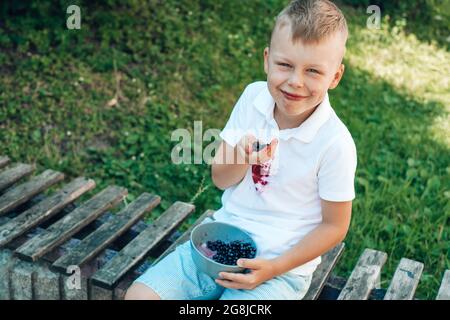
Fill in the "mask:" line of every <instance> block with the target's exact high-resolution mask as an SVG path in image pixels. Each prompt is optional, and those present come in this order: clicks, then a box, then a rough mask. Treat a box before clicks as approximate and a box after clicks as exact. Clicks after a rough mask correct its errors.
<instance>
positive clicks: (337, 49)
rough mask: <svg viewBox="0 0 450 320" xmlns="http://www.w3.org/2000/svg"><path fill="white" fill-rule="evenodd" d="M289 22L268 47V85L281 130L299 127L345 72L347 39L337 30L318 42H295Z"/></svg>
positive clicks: (266, 56) (265, 56) (266, 63)
mask: <svg viewBox="0 0 450 320" xmlns="http://www.w3.org/2000/svg"><path fill="white" fill-rule="evenodd" d="M291 39H292V36H291V28H290V25H289V24H285V25H283V26H279V27H278V28H277V29H276V30H275V32H274V34H273V37H272V40H271V44H270V49H269V48H266V49H265V50H264V70H265V72H266V74H267V84H268V88H269V91H270V93H271V95H272V97H273V98H274V100H275V104H276V105H275V109H274V118H275V120H276V122H277V123H278V126H279V127H280V129H286V128H295V127H298V126H299V125H300V124H301V123H302V122H303V121H305V120H306V119H307V118H308V117H309V116H310V115H311V114H312V113H313V112H314V110H315V108H316V106H318V105H319V104H320V103H321V102H322V100H323V98H324V97H325V94H326V93H327V90H328V89H334V88H335V87H336V86H337V85H338V83H339V80H340V79H341V77H342V74H343V72H344V65H343V64H341V61H342V57H343V55H344V52H345V39H344V37H343V36H342V35H341V34H339V33H336V34H335V35H333V36H331V37H328V38H326V39H323V40H321V41H320V42H318V43H307V44H306V43H304V42H303V41H302V40H298V41H297V42H295V43H293V42H292V40H291Z"/></svg>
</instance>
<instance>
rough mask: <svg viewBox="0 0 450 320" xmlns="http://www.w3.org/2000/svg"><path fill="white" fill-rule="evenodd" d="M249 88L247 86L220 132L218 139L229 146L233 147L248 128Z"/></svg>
mask: <svg viewBox="0 0 450 320" xmlns="http://www.w3.org/2000/svg"><path fill="white" fill-rule="evenodd" d="M248 91H249V86H247V87H246V88H245V90H244V92H243V93H242V94H241V96H240V97H239V100H238V101H237V102H236V104H235V106H234V108H233V111H232V112H231V115H230V118H229V119H228V122H227V123H226V125H225V127H224V128H223V130H222V131H221V132H220V137H221V138H222V139H223V140H225V142H226V143H228V144H229V145H230V146H232V147H234V146H236V144H237V143H238V142H239V140H241V138H242V137H243V136H244V134H245V133H246V130H247V128H248V117H249V115H248V113H249V109H250V108H249V107H250V102H251V101H250V99H249V97H248V96H249V95H248Z"/></svg>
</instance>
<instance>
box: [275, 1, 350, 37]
mask: <svg viewBox="0 0 450 320" xmlns="http://www.w3.org/2000/svg"><path fill="white" fill-rule="evenodd" d="M288 24H290V25H291V35H292V41H293V42H297V41H298V40H302V41H303V42H305V43H317V42H319V41H321V40H323V39H325V38H327V37H329V36H331V35H333V34H335V33H341V34H342V36H343V37H344V38H343V39H344V41H346V40H347V36H348V27H347V22H346V20H345V17H344V15H343V14H342V12H341V10H340V9H339V8H338V7H337V6H336V5H335V4H334V3H332V2H331V1H328V0H294V1H292V2H291V3H290V4H289V5H288V6H287V7H286V8H284V9H283V10H282V11H281V12H280V13H279V14H278V16H277V18H276V22H275V27H274V28H273V30H272V35H271V38H272V36H273V33H274V32H275V30H276V29H277V28H281V27H283V26H285V25H288Z"/></svg>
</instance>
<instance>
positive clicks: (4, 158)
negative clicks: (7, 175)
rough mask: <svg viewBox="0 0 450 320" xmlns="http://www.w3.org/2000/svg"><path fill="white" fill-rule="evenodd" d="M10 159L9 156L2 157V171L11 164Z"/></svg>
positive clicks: (0, 157) (0, 164)
mask: <svg viewBox="0 0 450 320" xmlns="http://www.w3.org/2000/svg"><path fill="white" fill-rule="evenodd" d="M9 161H10V159H9V157H7V156H0V169H1V168H3V167H6V166H7V165H8V163H9Z"/></svg>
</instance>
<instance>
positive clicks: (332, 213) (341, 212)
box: [273, 199, 352, 276]
mask: <svg viewBox="0 0 450 320" xmlns="http://www.w3.org/2000/svg"><path fill="white" fill-rule="evenodd" d="M321 205H322V222H321V224H320V225H319V226H318V227H317V228H315V229H314V230H312V231H311V232H310V233H308V234H307V235H306V236H305V237H304V238H303V239H302V240H301V241H300V242H299V243H298V244H296V245H295V246H294V247H292V248H291V249H290V250H288V251H286V252H285V253H284V254H282V255H281V256H279V257H277V258H275V259H273V267H274V275H273V276H278V275H280V274H283V273H285V272H287V271H289V270H291V269H293V268H295V267H298V266H300V265H303V264H305V263H306V262H308V261H311V260H312V259H314V258H316V257H318V256H320V255H322V254H324V253H326V252H327V251H329V250H330V249H332V248H333V247H334V246H336V245H337V244H338V243H339V242H341V241H342V240H344V238H345V236H346V234H347V231H348V227H349V226H350V220H351V213H352V201H344V202H334V201H326V200H323V199H322V200H321Z"/></svg>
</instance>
